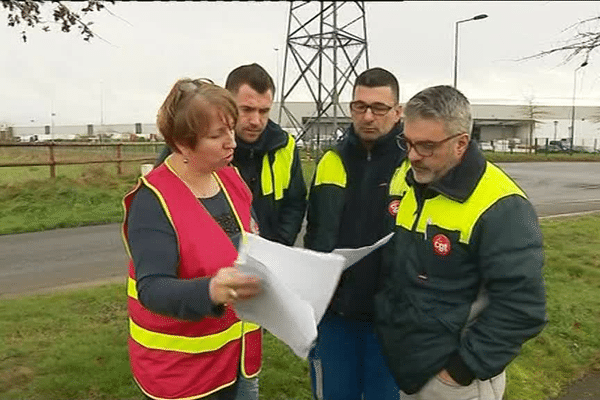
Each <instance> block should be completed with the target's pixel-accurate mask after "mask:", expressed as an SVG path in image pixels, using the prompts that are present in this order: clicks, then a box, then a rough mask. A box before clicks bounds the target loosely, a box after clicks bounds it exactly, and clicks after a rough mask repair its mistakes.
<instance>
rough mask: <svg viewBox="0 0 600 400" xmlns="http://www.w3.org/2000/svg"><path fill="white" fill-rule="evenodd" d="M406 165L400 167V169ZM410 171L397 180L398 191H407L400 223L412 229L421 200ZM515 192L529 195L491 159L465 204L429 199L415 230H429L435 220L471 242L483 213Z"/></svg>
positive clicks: (438, 197)
mask: <svg viewBox="0 0 600 400" xmlns="http://www.w3.org/2000/svg"><path fill="white" fill-rule="evenodd" d="M402 167H403V166H400V167H399V169H400V168H402ZM406 172H408V168H407V169H406V171H405V173H404V175H403V176H402V177H401V178H400V177H398V178H397V181H396V182H394V186H395V189H394V190H395V191H396V193H402V192H404V191H405V192H406V195H405V196H404V197H403V198H402V201H401V203H400V207H399V209H398V214H397V215H396V225H397V226H401V227H403V228H404V229H406V230H411V229H412V227H413V224H414V218H415V213H416V211H417V201H416V198H415V193H414V190H413V188H412V187H410V186H408V184H407V183H406V179H405V176H406ZM511 195H519V196H522V197H524V198H527V197H526V195H525V193H523V191H522V190H521V189H520V188H519V187H518V186H517V184H516V183H514V182H513V181H512V180H511V179H510V178H509V177H508V176H507V175H506V174H505V173H504V172H502V170H500V169H499V168H498V167H496V166H495V165H493V164H491V163H490V162H487V163H486V169H485V173H484V174H483V176H482V177H481V179H480V180H479V182H478V183H477V187H476V188H475V190H474V191H473V193H472V194H471V196H469V198H468V199H467V200H466V201H465V202H464V203H460V202H457V201H454V200H451V199H449V198H447V197H446V196H442V195H440V196H436V197H434V198H432V199H428V200H426V201H425V204H424V206H423V210H422V211H421V216H420V218H419V221H418V223H417V225H416V227H415V230H416V232H419V233H425V231H426V229H427V225H430V224H432V223H433V224H435V225H436V226H438V227H440V228H443V229H446V230H449V231H456V232H459V233H460V237H459V241H460V242H462V243H465V244H468V243H469V241H470V239H471V235H472V233H473V228H474V226H475V224H476V222H477V221H478V220H479V218H480V217H481V215H482V214H483V213H484V212H485V211H487V210H488V209H489V208H490V207H491V206H493V205H494V204H495V203H496V202H497V201H498V200H500V199H502V198H504V197H508V196H511Z"/></svg>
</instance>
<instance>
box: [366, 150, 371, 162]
mask: <svg viewBox="0 0 600 400" xmlns="http://www.w3.org/2000/svg"><path fill="white" fill-rule="evenodd" d="M367 161H371V150H367Z"/></svg>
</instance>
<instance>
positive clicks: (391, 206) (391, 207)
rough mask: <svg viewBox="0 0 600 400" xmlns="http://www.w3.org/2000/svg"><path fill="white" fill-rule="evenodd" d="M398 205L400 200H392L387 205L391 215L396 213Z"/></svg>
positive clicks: (393, 215)
mask: <svg viewBox="0 0 600 400" xmlns="http://www.w3.org/2000/svg"><path fill="white" fill-rule="evenodd" d="M399 207H400V200H392V201H390V204H389V205H388V212H389V213H390V215H391V216H392V217H395V216H396V215H397V214H398V208H399Z"/></svg>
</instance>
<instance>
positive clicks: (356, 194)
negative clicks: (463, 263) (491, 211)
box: [304, 127, 404, 321]
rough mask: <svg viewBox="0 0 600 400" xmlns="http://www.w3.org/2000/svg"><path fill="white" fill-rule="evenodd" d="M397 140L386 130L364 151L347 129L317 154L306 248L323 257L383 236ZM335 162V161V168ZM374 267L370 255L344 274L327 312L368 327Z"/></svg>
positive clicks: (376, 255) (398, 155) (375, 259)
mask: <svg viewBox="0 0 600 400" xmlns="http://www.w3.org/2000/svg"><path fill="white" fill-rule="evenodd" d="M399 134H400V128H398V127H396V128H394V129H392V131H391V132H390V133H388V134H387V135H385V136H383V137H381V138H379V139H378V140H377V141H376V143H375V144H374V146H373V148H372V149H371V150H370V151H367V150H366V149H365V148H364V147H363V145H362V143H361V142H360V140H359V138H358V136H357V135H356V133H355V132H354V128H353V127H350V129H349V130H347V131H346V133H345V136H344V138H343V139H342V141H341V142H340V143H339V144H338V145H337V146H336V147H335V148H334V149H331V150H329V151H328V152H326V153H325V154H323V156H322V157H321V159H320V160H319V163H318V165H317V169H316V172H315V176H314V177H313V181H312V185H311V189H310V194H309V205H308V214H307V228H306V235H305V237H304V246H305V247H306V248H308V249H312V250H317V251H323V252H330V251H332V250H333V249H335V248H357V247H362V246H366V245H371V244H373V243H374V242H376V241H377V240H379V239H381V238H382V237H383V236H385V235H386V234H387V233H388V232H389V225H388V224H386V221H388V220H389V219H390V218H391V217H390V216H389V214H388V201H387V200H388V183H389V180H390V178H391V176H392V173H393V171H394V170H395V169H396V167H397V166H398V165H400V162H401V161H402V159H403V158H404V151H402V150H401V149H400V148H399V147H398V145H397V143H396V137H397V136H398V135H399ZM336 155H337V156H339V157H336ZM332 160H333V162H332ZM335 160H341V165H340V164H336V161H335ZM325 175H329V176H338V177H342V176H345V178H344V179H341V180H340V181H338V182H334V181H333V180H332V179H329V178H326V179H325V181H322V180H321V178H320V177H321V176H325ZM380 264H381V252H380V251H375V252H373V253H371V254H370V255H368V256H367V257H365V258H364V259H362V260H360V261H359V262H357V263H356V264H354V265H353V266H351V267H350V268H349V269H348V270H346V271H345V272H344V273H343V275H342V277H341V279H340V282H339V284H338V287H337V289H336V291H335V294H334V295H333V298H332V301H331V303H330V306H329V309H328V311H329V312H333V313H337V314H340V315H344V316H346V317H349V318H353V319H360V320H366V321H372V320H373V296H374V294H375V292H376V290H377V288H378V286H379V284H380V282H379V281H380Z"/></svg>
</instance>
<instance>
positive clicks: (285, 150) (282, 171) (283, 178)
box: [260, 135, 296, 200]
mask: <svg viewBox="0 0 600 400" xmlns="http://www.w3.org/2000/svg"><path fill="white" fill-rule="evenodd" d="M295 144H296V141H295V140H294V137H293V136H292V135H288V142H287V145H286V146H285V147H282V148H281V149H279V150H277V151H276V152H275V160H274V161H273V165H272V166H271V165H270V163H269V153H266V154H265V155H264V157H263V161H262V170H261V176H260V182H261V186H262V194H263V195H265V196H266V195H269V194H271V193H273V191H275V200H279V199H281V198H283V191H284V190H286V189H287V188H289V187H290V181H291V177H292V163H293V162H294V146H295ZM273 181H275V184H273ZM273 187H274V189H273Z"/></svg>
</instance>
